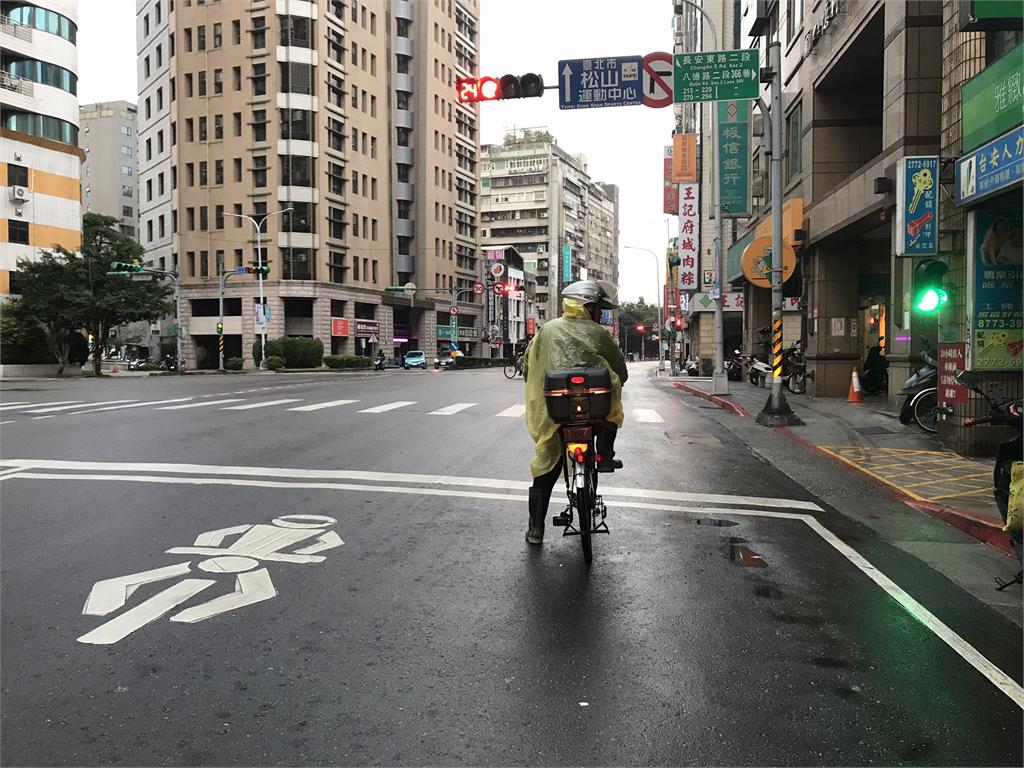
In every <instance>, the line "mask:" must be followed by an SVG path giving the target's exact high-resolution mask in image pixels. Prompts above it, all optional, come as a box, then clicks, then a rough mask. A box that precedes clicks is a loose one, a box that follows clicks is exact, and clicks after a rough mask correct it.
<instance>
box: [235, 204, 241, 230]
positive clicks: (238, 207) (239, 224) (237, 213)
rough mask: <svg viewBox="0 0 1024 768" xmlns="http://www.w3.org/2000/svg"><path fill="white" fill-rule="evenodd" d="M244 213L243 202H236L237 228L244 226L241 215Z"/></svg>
mask: <svg viewBox="0 0 1024 768" xmlns="http://www.w3.org/2000/svg"><path fill="white" fill-rule="evenodd" d="M241 215H242V204H241V203H235V229H240V228H241V226H242V219H240V218H239V217H240V216H241Z"/></svg>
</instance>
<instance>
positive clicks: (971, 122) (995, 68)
mask: <svg viewBox="0 0 1024 768" xmlns="http://www.w3.org/2000/svg"><path fill="white" fill-rule="evenodd" d="M960 99H961V102H962V104H963V108H962V111H963V119H962V120H961V122H960V126H961V128H962V129H963V149H964V151H967V150H971V149H974V148H975V147H977V146H980V145H981V144H984V143H985V142H986V141H988V140H989V139H991V138H993V137H995V136H998V135H1000V134H1001V133H1005V132H1006V131H1009V130H1011V129H1012V128H1015V127H1016V126H1018V125H1020V124H1021V121H1022V119H1024V43H1021V44H1020V45H1018V46H1017V47H1016V48H1015V49H1014V50H1012V51H1010V52H1009V53H1007V54H1004V55H1003V56H1002V57H1000V58H999V60H998V61H995V62H993V63H992V64H990V65H989V66H987V67H985V69H983V70H982V71H981V74H979V75H977V76H976V77H973V78H971V79H970V80H968V81H967V82H966V83H964V84H963V87H962V88H961V89H960Z"/></svg>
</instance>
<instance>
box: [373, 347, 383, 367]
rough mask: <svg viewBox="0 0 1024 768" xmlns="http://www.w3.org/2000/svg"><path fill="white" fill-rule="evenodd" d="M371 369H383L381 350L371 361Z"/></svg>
mask: <svg viewBox="0 0 1024 768" xmlns="http://www.w3.org/2000/svg"><path fill="white" fill-rule="evenodd" d="M373 370H375V371H383V370H384V353H383V352H381V353H379V354H378V355H377V357H376V359H375V360H374V361H373Z"/></svg>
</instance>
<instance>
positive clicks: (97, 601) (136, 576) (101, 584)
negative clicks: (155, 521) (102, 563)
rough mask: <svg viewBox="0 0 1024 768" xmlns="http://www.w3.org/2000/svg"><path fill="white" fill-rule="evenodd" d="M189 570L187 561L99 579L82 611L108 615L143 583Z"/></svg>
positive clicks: (161, 579)
mask: <svg viewBox="0 0 1024 768" xmlns="http://www.w3.org/2000/svg"><path fill="white" fill-rule="evenodd" d="M188 571H189V563H187V562H186V563H177V564H176V565H168V566H166V567H164V568H154V569H153V570H151V571H143V572H142V573H130V574H128V575H127V576H118V577H116V578H113V579H104V580H103V581H97V582H96V583H95V584H93V586H92V589H91V590H89V597H87V598H86V599H85V607H84V608H83V609H82V613H84V614H86V615H88V616H106V615H107V614H108V613H111V612H112V611H116V610H117V609H118V608H120V607H121V606H123V605H124V604H125V603H126V602H128V598H129V597H131V596H132V594H133V593H134V592H135V590H136V589H138V588H139V587H141V586H142V585H143V584H151V583H152V582H154V581H163V580H164V579H169V578H172V577H174V576H184V575H185V574H186V573H188Z"/></svg>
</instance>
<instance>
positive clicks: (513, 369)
mask: <svg viewBox="0 0 1024 768" xmlns="http://www.w3.org/2000/svg"><path fill="white" fill-rule="evenodd" d="M524 357H525V354H524V353H522V352H520V353H519V354H518V355H516V356H515V358H514V359H512V360H509V361H508V362H506V363H505V378H506V379H514V378H515V377H516V375H519V376H522V375H523V358H524Z"/></svg>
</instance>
